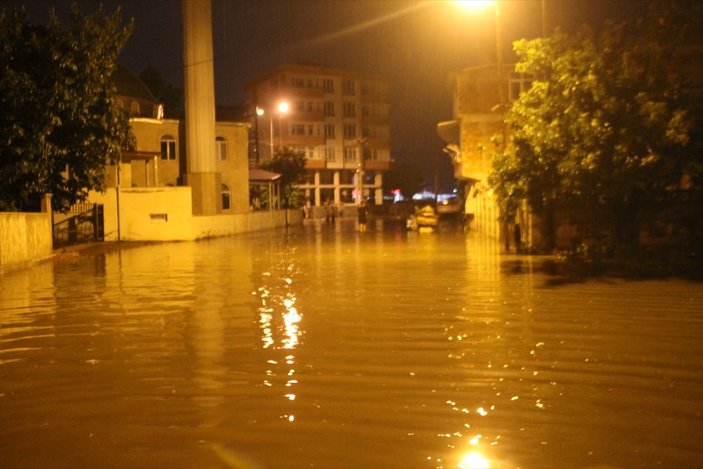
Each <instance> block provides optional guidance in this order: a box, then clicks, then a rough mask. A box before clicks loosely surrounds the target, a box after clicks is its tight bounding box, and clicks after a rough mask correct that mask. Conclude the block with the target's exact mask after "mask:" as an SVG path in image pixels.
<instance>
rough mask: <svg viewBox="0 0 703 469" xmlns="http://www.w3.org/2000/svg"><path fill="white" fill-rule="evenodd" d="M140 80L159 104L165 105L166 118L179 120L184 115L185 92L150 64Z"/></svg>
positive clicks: (143, 71)
mask: <svg viewBox="0 0 703 469" xmlns="http://www.w3.org/2000/svg"><path fill="white" fill-rule="evenodd" d="M139 78H140V79H141V80H142V81H143V82H144V84H145V85H146V86H147V88H149V91H151V94H153V95H154V97H155V98H156V100H157V101H159V103H161V104H163V105H164V117H166V118H169V119H177V118H179V117H181V115H182V114H183V90H182V89H181V88H176V87H175V86H173V85H172V84H171V83H169V82H167V81H166V80H164V78H163V76H162V75H161V73H159V71H158V70H157V69H156V68H154V67H153V66H152V65H151V64H149V65H148V66H147V67H146V68H145V69H144V70H142V73H141V75H139Z"/></svg>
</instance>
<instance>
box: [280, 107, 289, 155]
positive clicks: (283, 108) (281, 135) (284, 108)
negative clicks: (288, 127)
mask: <svg viewBox="0 0 703 469" xmlns="http://www.w3.org/2000/svg"><path fill="white" fill-rule="evenodd" d="M288 111H290V104H288V101H281V102H280V103H278V146H279V147H281V148H283V130H282V128H281V117H282V116H283V114H286V113H288Z"/></svg>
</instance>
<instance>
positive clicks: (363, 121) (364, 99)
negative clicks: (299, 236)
mask: <svg viewBox="0 0 703 469" xmlns="http://www.w3.org/2000/svg"><path fill="white" fill-rule="evenodd" d="M388 89H389V87H388V81H387V80H386V79H384V78H383V77H381V76H377V75H370V74H364V73H359V72H353V71H348V70H341V69H335V68H325V67H319V66H307V65H283V66H281V67H278V68H276V69H275V70H273V71H272V72H271V73H269V74H267V75H265V76H264V77H262V78H260V79H258V80H256V81H255V82H253V83H251V84H250V85H249V87H248V90H247V92H248V104H247V109H248V112H247V114H248V116H249V119H250V121H251V129H250V140H249V150H250V151H249V160H250V166H252V167H255V166H256V165H257V164H259V163H260V162H262V161H265V160H267V159H270V158H271V155H272V154H273V153H274V151H275V150H276V149H277V148H282V147H291V148H294V149H296V150H299V151H302V152H304V153H305V156H306V158H307V165H306V167H307V170H308V173H307V180H306V181H305V183H303V184H302V185H301V186H300V188H301V189H303V190H304V191H305V196H306V198H307V199H309V201H310V203H311V204H313V205H314V206H320V205H322V204H324V203H326V202H328V201H329V202H331V203H335V204H337V205H343V204H358V203H360V201H361V200H367V201H369V202H372V203H376V204H381V203H382V200H383V194H382V184H383V173H384V172H385V171H388V169H389V168H390V165H391V151H390V148H391V136H390V118H389V115H390V113H389V111H390V103H389V91H388Z"/></svg>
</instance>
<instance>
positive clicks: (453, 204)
mask: <svg viewBox="0 0 703 469" xmlns="http://www.w3.org/2000/svg"><path fill="white" fill-rule="evenodd" d="M463 213H464V207H463V206H462V204H461V201H460V200H459V199H458V198H457V197H449V198H446V199H443V200H441V201H439V202H438V203H437V215H439V216H440V217H441V216H457V217H458V216H460V215H462V214H463Z"/></svg>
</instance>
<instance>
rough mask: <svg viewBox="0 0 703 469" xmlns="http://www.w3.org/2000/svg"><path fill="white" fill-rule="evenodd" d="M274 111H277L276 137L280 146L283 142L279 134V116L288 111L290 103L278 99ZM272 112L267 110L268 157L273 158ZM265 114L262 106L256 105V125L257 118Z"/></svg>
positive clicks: (257, 143)
mask: <svg viewBox="0 0 703 469" xmlns="http://www.w3.org/2000/svg"><path fill="white" fill-rule="evenodd" d="M275 111H276V112H278V134H279V135H278V137H279V145H280V146H282V144H283V136H282V135H281V116H282V115H283V114H286V113H288V112H289V111H290V104H288V101H280V102H279V103H278V104H277V105H276V107H275ZM273 112H274V111H271V112H269V159H270V158H273ZM264 114H266V111H265V110H264V108H262V107H259V106H256V116H257V119H256V120H257V125H258V120H259V119H258V118H259V117H261V116H263V115H264ZM256 145H257V148H258V145H259V142H258V133H257V142H256Z"/></svg>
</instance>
